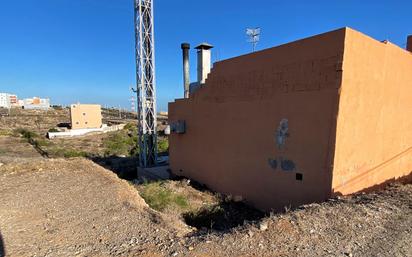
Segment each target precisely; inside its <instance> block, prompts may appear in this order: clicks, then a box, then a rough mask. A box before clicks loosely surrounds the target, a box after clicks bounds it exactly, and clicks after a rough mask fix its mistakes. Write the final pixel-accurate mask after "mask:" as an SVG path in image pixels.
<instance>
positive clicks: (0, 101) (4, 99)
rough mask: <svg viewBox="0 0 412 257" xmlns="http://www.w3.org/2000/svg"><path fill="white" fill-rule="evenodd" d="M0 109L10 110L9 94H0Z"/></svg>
mask: <svg viewBox="0 0 412 257" xmlns="http://www.w3.org/2000/svg"><path fill="white" fill-rule="evenodd" d="M0 108H7V109H10V108H11V103H10V94H8V93H0Z"/></svg>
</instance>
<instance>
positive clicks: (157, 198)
mask: <svg viewBox="0 0 412 257" xmlns="http://www.w3.org/2000/svg"><path fill="white" fill-rule="evenodd" d="M140 194H141V196H142V197H143V199H144V200H145V201H146V203H147V204H148V205H149V206H150V207H151V208H153V209H155V210H157V211H163V210H165V209H166V208H168V207H175V208H176V207H177V208H180V209H186V208H188V207H189V204H188V202H187V199H186V197H184V196H183V195H180V194H176V193H174V192H173V191H172V190H170V189H168V188H166V187H165V186H164V184H163V183H161V182H154V183H146V184H144V186H143V187H142V190H141V192H140Z"/></svg>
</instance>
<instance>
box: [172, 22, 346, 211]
mask: <svg viewBox="0 0 412 257" xmlns="http://www.w3.org/2000/svg"><path fill="white" fill-rule="evenodd" d="M345 32H346V30H345V29H340V30H337V31H333V32H329V33H326V34H322V35H319V36H315V37H311V38H307V39H304V40H299V41H296V42H293V43H290V44H286V45H282V46H279V47H275V48H272V49H268V50H264V51H260V52H257V53H253V54H250V55H245V56H241V57H237V58H233V59H229V60H226V61H223V62H218V63H216V64H215V66H214V68H213V70H212V73H211V74H210V75H209V77H208V80H207V82H206V84H205V85H204V86H202V88H200V89H199V90H198V91H197V92H196V93H195V94H194V95H192V96H191V98H189V99H184V100H183V99H181V100H177V101H175V102H174V103H170V104H169V122H170V123H173V122H177V121H178V120H184V121H185V122H186V133H185V134H172V135H171V136H170V165H171V169H172V171H173V172H174V173H175V174H177V175H182V176H186V177H190V178H192V179H195V180H197V181H199V182H201V183H204V184H206V185H207V186H208V187H210V188H211V189H213V190H216V191H220V192H223V193H225V194H229V195H233V196H241V197H243V198H244V199H245V200H246V201H248V202H249V203H251V204H252V205H254V206H256V207H258V208H261V209H265V210H269V209H274V210H280V209H282V208H283V207H284V206H297V205H300V204H302V203H307V202H313V201H322V200H324V199H326V198H328V197H329V196H330V193H331V180H332V174H331V171H332V169H331V168H332V163H333V152H334V151H333V149H334V139H335V131H336V116H337V108H338V89H339V87H340V85H341V77H342V72H341V71H342V59H343V48H344V38H345ZM285 121H287V122H285ZM282 122H283V124H286V125H287V126H286V128H287V129H285V128H283V129H282V130H283V131H284V132H285V133H284V134H283V137H281V139H282V140H280V139H279V140H278V138H279V137H277V136H278V135H279V132H278V131H279V129H280V127H281V126H280V124H281V123H282ZM282 163H285V167H287V166H289V167H288V168H287V169H289V171H285V170H284V168H283V167H281V166H282V165H281V164H282ZM275 164H276V165H275ZM286 164H288V165H286ZM291 164H293V165H291ZM293 166H294V167H293ZM292 168H293V169H292ZM297 174H301V175H302V176H303V180H301V181H300V180H297V177H296V176H297Z"/></svg>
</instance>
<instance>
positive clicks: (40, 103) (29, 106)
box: [23, 97, 50, 110]
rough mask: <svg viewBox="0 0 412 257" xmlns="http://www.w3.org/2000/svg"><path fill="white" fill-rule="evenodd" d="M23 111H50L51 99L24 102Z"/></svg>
mask: <svg viewBox="0 0 412 257" xmlns="http://www.w3.org/2000/svg"><path fill="white" fill-rule="evenodd" d="M23 109H26V110H48V109H50V99H48V98H39V97H33V98H27V99H24V100H23Z"/></svg>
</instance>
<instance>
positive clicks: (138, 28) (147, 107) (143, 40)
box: [134, 0, 157, 168]
mask: <svg viewBox="0 0 412 257" xmlns="http://www.w3.org/2000/svg"><path fill="white" fill-rule="evenodd" d="M134 1H135V2H134V11H135V12H134V13H135V17H134V18H135V19H134V21H135V33H136V69H137V70H136V77H137V109H138V119H139V125H138V126H139V148H140V158H139V166H140V167H141V168H147V167H152V166H154V165H156V160H157V117H156V116H157V113H156V80H155V47H154V21H153V0H134Z"/></svg>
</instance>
